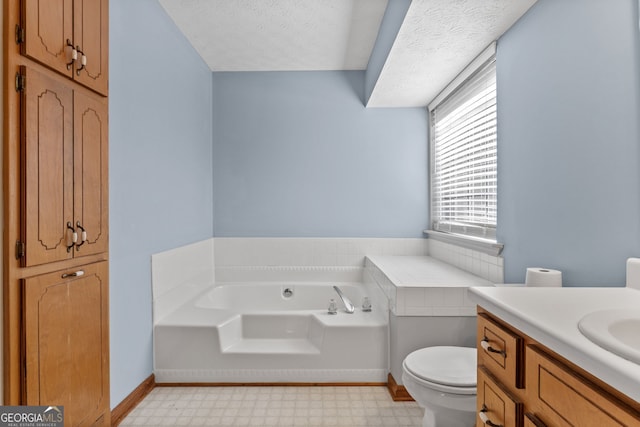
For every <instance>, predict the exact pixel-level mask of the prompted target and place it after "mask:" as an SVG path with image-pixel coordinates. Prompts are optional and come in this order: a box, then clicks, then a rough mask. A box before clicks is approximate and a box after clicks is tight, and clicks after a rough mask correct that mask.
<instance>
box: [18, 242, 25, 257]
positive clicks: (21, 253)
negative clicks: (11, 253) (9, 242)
mask: <svg viewBox="0 0 640 427" xmlns="http://www.w3.org/2000/svg"><path fill="white" fill-rule="evenodd" d="M26 252H27V245H26V244H25V243H24V242H23V241H20V240H18V241H16V259H20V258H24V256H25V255H26Z"/></svg>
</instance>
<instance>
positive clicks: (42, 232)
mask: <svg viewBox="0 0 640 427" xmlns="http://www.w3.org/2000/svg"><path fill="white" fill-rule="evenodd" d="M21 73H22V74H23V75H24V76H26V80H27V81H28V84H26V86H25V89H24V91H23V92H22V100H21V101H22V102H21V105H22V107H21V108H22V114H21V128H22V146H21V150H22V156H21V157H22V168H21V171H22V187H23V188H22V217H21V218H22V224H21V239H22V241H23V242H24V243H25V245H26V255H25V257H23V258H22V264H23V266H32V265H39V264H44V263H48V262H53V261H59V260H64V259H67V258H71V257H72V256H73V252H72V251H71V252H70V251H68V250H67V246H68V245H69V244H70V243H71V236H72V231H71V230H69V229H67V222H69V221H72V218H73V190H72V189H73V124H72V120H73V92H72V90H71V89H70V88H69V87H68V86H66V85H64V84H61V83H59V82H57V81H56V80H53V79H50V78H48V77H46V76H45V75H43V74H40V73H38V72H35V71H33V70H31V69H26V67H22V68H21Z"/></svg>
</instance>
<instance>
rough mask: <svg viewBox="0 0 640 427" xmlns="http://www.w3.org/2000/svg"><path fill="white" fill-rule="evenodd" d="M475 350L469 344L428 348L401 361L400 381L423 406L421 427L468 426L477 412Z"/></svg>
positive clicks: (472, 422)
mask: <svg viewBox="0 0 640 427" xmlns="http://www.w3.org/2000/svg"><path fill="white" fill-rule="evenodd" d="M476 364H477V352H476V349H475V348H468V347H450V346H441V347H427V348H422V349H420V350H416V351H414V352H413V353H411V354H409V355H408V356H407V357H406V358H405V359H404V362H403V363H402V383H403V384H404V386H405V388H406V389H407V391H408V392H409V394H410V395H411V397H413V398H414V400H415V401H416V402H417V403H418V404H419V405H420V406H421V407H422V408H424V418H423V420H422V426H423V427H470V426H473V425H474V423H475V413H476V381H477V376H476V370H477V367H476Z"/></svg>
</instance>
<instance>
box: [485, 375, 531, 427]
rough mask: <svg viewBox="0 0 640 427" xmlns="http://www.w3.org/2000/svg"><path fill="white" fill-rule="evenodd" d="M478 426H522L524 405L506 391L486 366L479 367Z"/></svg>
mask: <svg viewBox="0 0 640 427" xmlns="http://www.w3.org/2000/svg"><path fill="white" fill-rule="evenodd" d="M476 409H477V416H476V427H484V426H492V425H496V426H504V427H521V426H522V421H523V415H522V411H523V405H522V403H521V402H519V401H518V400H517V399H516V398H515V397H514V396H512V395H511V394H509V393H508V392H507V391H505V390H504V389H503V388H502V387H501V386H500V385H498V381H497V380H496V379H495V378H494V377H493V376H492V375H491V373H490V372H489V371H488V370H486V369H485V368H482V367H480V368H478V395H477V400H476Z"/></svg>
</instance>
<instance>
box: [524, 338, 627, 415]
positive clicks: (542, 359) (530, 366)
mask: <svg viewBox="0 0 640 427" xmlns="http://www.w3.org/2000/svg"><path fill="white" fill-rule="evenodd" d="M526 360H527V367H526V371H527V409H528V410H530V411H531V412H533V413H534V414H535V416H536V417H537V418H538V419H539V420H540V421H541V422H543V423H544V424H546V425H548V426H580V427H602V426H607V427H614V426H627V427H630V426H638V425H640V414H638V413H637V411H633V410H632V409H631V408H629V407H628V406H626V405H624V404H623V403H622V402H619V401H618V400H617V399H616V398H614V397H613V396H611V395H609V394H608V393H606V392H605V391H604V390H601V389H600V388H598V387H597V386H596V385H594V384H592V383H590V382H588V381H587V380H586V379H584V378H582V377H581V376H579V375H578V374H576V373H575V372H573V371H571V370H569V369H568V368H567V367H566V366H564V365H563V364H561V363H559V362H557V361H556V360H555V359H553V358H552V357H551V356H549V355H547V354H546V353H544V352H543V351H542V350H541V349H540V348H537V347H535V346H528V347H527V355H526Z"/></svg>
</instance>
